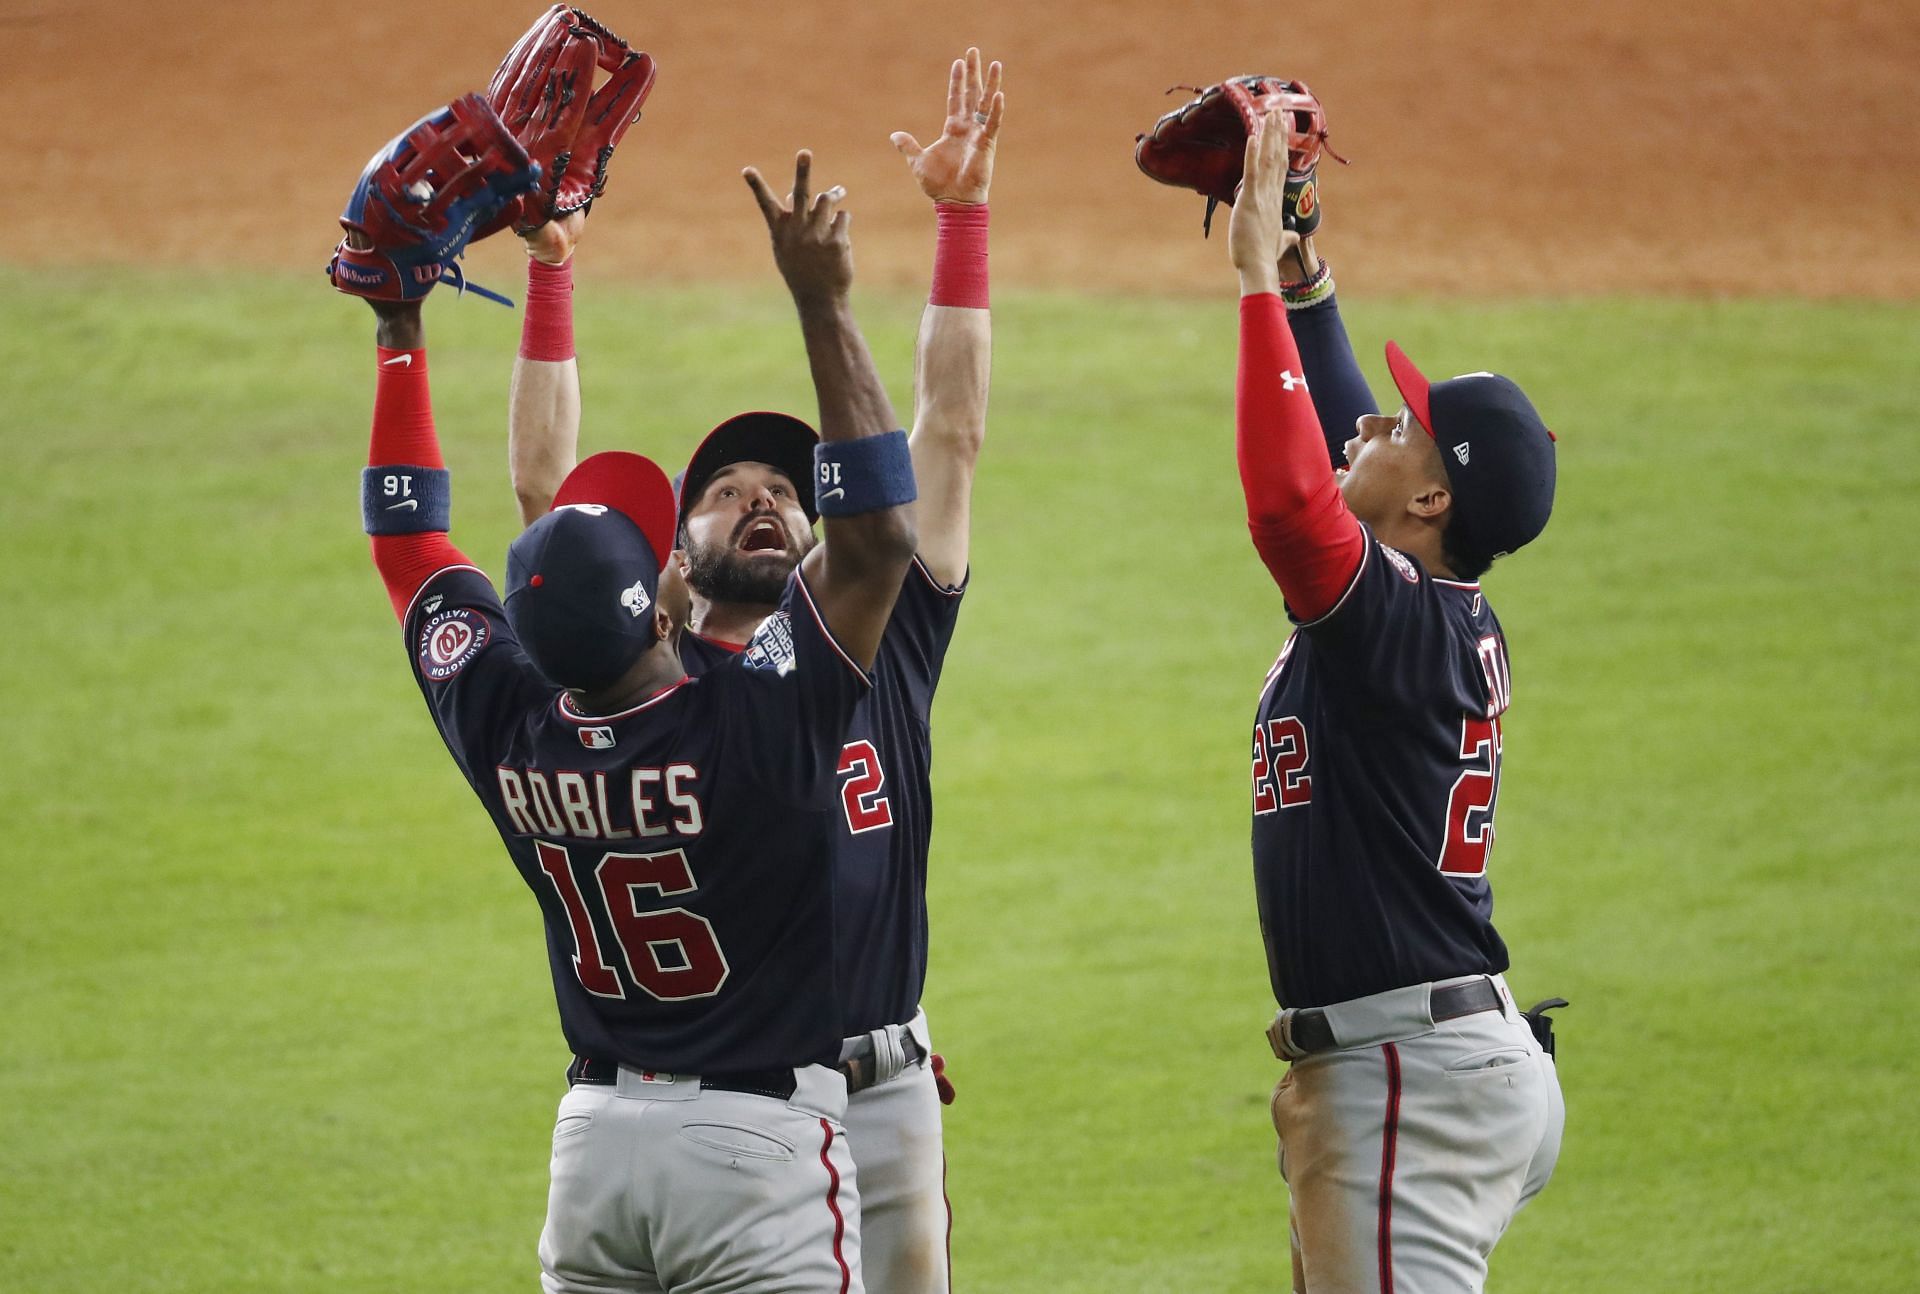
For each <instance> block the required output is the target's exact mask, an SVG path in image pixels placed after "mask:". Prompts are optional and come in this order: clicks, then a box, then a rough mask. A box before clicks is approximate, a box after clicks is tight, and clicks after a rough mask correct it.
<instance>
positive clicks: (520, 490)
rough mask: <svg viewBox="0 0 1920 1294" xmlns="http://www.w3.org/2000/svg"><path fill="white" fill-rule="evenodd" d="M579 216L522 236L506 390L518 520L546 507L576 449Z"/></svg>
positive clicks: (583, 216)
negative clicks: (522, 278)
mask: <svg viewBox="0 0 1920 1294" xmlns="http://www.w3.org/2000/svg"><path fill="white" fill-rule="evenodd" d="M586 220H587V213H586V212H585V211H576V212H574V213H573V214H571V215H568V216H563V217H561V218H560V219H557V220H549V221H547V222H546V223H545V224H543V225H541V226H540V227H539V228H537V229H535V230H533V231H532V232H530V233H528V234H525V235H523V237H524V238H525V240H526V245H527V308H526V313H525V314H524V315H523V316H522V317H521V326H520V353H519V355H518V356H517V357H516V358H515V359H514V361H513V385H512V386H511V387H510V388H508V392H507V467H508V470H509V471H510V472H511V473H512V476H513V494H514V498H516V499H517V500H518V501H519V504H520V523H521V524H522V525H527V526H530V525H532V524H533V523H534V522H535V521H536V520H538V519H539V518H540V517H541V516H543V515H545V514H546V512H547V510H548V509H549V508H551V507H552V506H553V496H554V492H555V491H557V490H558V489H559V488H560V482H561V481H563V480H565V479H566V475H567V473H568V472H571V471H572V470H573V465H574V462H575V460H577V459H578V458H579V454H580V364H579V361H578V360H577V359H576V358H575V357H574V350H573V254H574V250H575V249H576V248H577V247H578V246H579V242H580V234H581V230H582V229H583V228H584V226H585V225H586Z"/></svg>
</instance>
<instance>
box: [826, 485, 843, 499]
mask: <svg viewBox="0 0 1920 1294" xmlns="http://www.w3.org/2000/svg"><path fill="white" fill-rule="evenodd" d="M846 494H847V491H846V488H845V487H844V486H838V485H836V486H835V487H834V488H833V489H831V490H828V491H827V492H826V493H824V494H822V495H821V496H820V497H821V498H823V499H842V498H845V497H846Z"/></svg>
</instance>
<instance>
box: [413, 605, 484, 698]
mask: <svg viewBox="0 0 1920 1294" xmlns="http://www.w3.org/2000/svg"><path fill="white" fill-rule="evenodd" d="M492 637H493V626H492V625H490V624H489V623H487V618H486V617H485V616H483V615H481V614H480V613H479V612H478V611H474V610H471V609H469V608H467V607H454V608H453V609H452V610H449V611H442V612H441V613H440V614H439V615H437V616H434V617H433V618H432V619H431V620H428V621H427V622H426V623H425V624H424V625H421V626H420V646H419V650H418V652H417V653H416V655H417V657H418V659H419V662H420V673H421V674H422V675H424V676H425V677H427V678H429V679H431V680H433V681H434V682H435V683H444V682H446V681H447V680H448V679H450V678H452V677H453V676H454V675H455V674H458V673H459V672H460V671H461V670H463V669H465V668H466V665H467V662H468V661H470V660H472V659H473V658H474V657H475V656H478V655H479V654H480V650H481V648H483V647H485V646H486V645H487V643H488V641H489V640H490V639H491V638H492Z"/></svg>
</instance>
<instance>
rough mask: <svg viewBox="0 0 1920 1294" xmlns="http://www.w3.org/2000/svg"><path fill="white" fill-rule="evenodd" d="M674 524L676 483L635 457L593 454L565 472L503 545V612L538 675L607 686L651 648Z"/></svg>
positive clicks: (570, 683) (569, 682)
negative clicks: (544, 505) (549, 497)
mask: <svg viewBox="0 0 1920 1294" xmlns="http://www.w3.org/2000/svg"><path fill="white" fill-rule="evenodd" d="M673 531H674V506H673V486H671V485H670V484H668V482H667V476H666V473H664V472H662V471H661V470H660V469H659V468H658V467H657V466H655V465H654V464H653V463H652V462H650V461H649V460H647V459H645V458H642V457H641V456H640V455H638V454H625V453H608V454H595V455H593V456H592V457H591V458H588V459H585V460H583V461H582V462H581V463H580V465H579V466H577V467H575V468H574V469H573V471H571V472H569V473H568V474H567V479H566V480H565V481H563V482H561V484H560V489H559V492H558V493H556V494H555V495H554V499H553V510H552V511H551V512H549V513H547V515H546V516H544V517H541V518H540V519H539V520H537V521H535V522H534V523H533V524H532V525H530V526H528V527H527V528H526V529H525V530H524V531H522V532H521V533H520V536H519V538H517V539H515V540H514V541H513V543H512V545H511V546H510V547H508V549H507V620H508V622H509V623H510V624H512V626H513V631H514V633H515V635H516V636H518V637H519V639H520V645H521V646H522V647H523V648H525V649H526V652H527V655H528V656H530V657H531V658H532V659H533V663H534V665H535V666H536V667H537V668H538V669H539V670H540V672H541V673H542V674H544V675H546V676H547V678H548V679H550V680H551V681H552V682H554V683H555V684H557V685H559V686H560V687H566V688H582V689H587V690H592V689H595V688H601V687H605V686H607V685H608V684H610V683H613V682H615V681H617V680H618V679H619V678H620V676H621V675H622V674H624V673H626V672H627V670H629V669H631V668H632V667H633V663H634V662H635V661H636V660H638V659H640V656H641V654H642V653H643V652H645V651H646V650H647V649H648V648H649V647H651V646H653V644H654V641H655V636H654V632H653V611H654V603H655V600H656V599H657V598H658V596H659V592H660V573H661V571H662V570H664V569H665V568H666V564H667V554H668V553H670V552H671V551H673Z"/></svg>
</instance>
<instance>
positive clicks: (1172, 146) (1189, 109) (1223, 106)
mask: <svg viewBox="0 0 1920 1294" xmlns="http://www.w3.org/2000/svg"><path fill="white" fill-rule="evenodd" d="M1173 88H1174V89H1175V90H1192V91H1193V92H1194V93H1195V95H1196V96H1197V97H1196V98H1194V99H1192V100H1191V101H1189V102H1188V103H1186V104H1184V105H1182V106H1181V107H1178V108H1175V109H1174V110H1173V111H1172V112H1169V113H1168V114H1167V115H1166V116H1164V117H1162V118H1160V120H1159V121H1157V122H1155V123H1154V124H1153V129H1152V130H1150V131H1148V132H1147V133H1146V134H1144V135H1140V136H1138V137H1137V139H1136V141H1135V144H1134V149H1133V160H1134V162H1135V163H1136V164H1137V165H1138V166H1139V167H1140V169H1141V170H1142V171H1143V172H1145V173H1146V174H1147V175H1148V176H1149V177H1150V178H1152V179H1155V180H1158V181H1160V183H1162V184H1171V185H1173V186H1174V187H1175V188H1180V189H1194V190H1196V191H1198V192H1200V193H1203V194H1205V195H1206V198H1207V215H1206V219H1205V220H1204V221H1203V222H1202V224H1201V229H1202V231H1203V232H1211V231H1212V228H1213V209H1214V208H1215V207H1217V206H1218V205H1220V204H1221V203H1222V202H1224V203H1226V204H1227V205H1228V206H1232V205H1233V198H1234V194H1235V193H1237V192H1238V191H1239V188H1240V177H1241V173H1242V172H1243V171H1244V170H1245V168H1246V157H1247V136H1248V135H1250V134H1252V133H1253V129H1254V126H1255V123H1257V122H1258V121H1259V120H1260V119H1261V118H1262V117H1264V116H1265V115H1266V114H1267V112H1268V110H1269V109H1272V108H1283V109H1285V110H1286V114H1287V193H1286V223H1287V228H1288V229H1292V230H1296V231H1298V232H1299V233H1300V234H1301V236H1303V237H1304V236H1306V235H1308V234H1311V233H1312V232H1313V231H1314V230H1316V229H1318V228H1319V227H1320V194H1319V184H1318V182H1317V180H1316V178H1315V175H1316V171H1317V169H1318V167H1319V164H1320V154H1321V152H1322V151H1323V150H1324V151H1325V152H1326V154H1327V156H1329V157H1331V158H1333V159H1334V160H1335V161H1336V162H1340V163H1342V164H1344V163H1345V162H1346V160H1347V159H1346V158H1344V157H1342V156H1340V154H1338V153H1336V152H1334V151H1333V150H1332V149H1331V148H1328V147H1327V113H1326V109H1324V108H1322V107H1321V106H1320V100H1318V99H1316V98H1315V97H1314V94H1313V91H1311V90H1309V89H1308V88H1307V86H1306V83H1305V82H1304V81H1283V80H1281V79H1280V78H1279V77H1277V76H1236V77H1234V78H1233V79H1232V80H1229V81H1222V82H1221V83H1220V84H1219V85H1214V86H1209V87H1207V88H1206V89H1204V90H1200V89H1196V88H1195V87H1193V86H1188V85H1176V86H1175V87H1173ZM1168 93H1172V91H1168Z"/></svg>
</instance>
